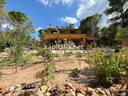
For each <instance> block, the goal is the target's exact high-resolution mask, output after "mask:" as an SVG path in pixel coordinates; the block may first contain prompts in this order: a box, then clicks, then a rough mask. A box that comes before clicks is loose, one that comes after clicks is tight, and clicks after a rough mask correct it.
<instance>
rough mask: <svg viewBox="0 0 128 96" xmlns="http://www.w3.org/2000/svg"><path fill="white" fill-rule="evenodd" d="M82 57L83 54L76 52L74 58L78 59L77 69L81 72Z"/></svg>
mask: <svg viewBox="0 0 128 96" xmlns="http://www.w3.org/2000/svg"><path fill="white" fill-rule="evenodd" d="M82 56H83V53H81V52H76V57H77V58H78V61H79V67H80V70H81V57H82Z"/></svg>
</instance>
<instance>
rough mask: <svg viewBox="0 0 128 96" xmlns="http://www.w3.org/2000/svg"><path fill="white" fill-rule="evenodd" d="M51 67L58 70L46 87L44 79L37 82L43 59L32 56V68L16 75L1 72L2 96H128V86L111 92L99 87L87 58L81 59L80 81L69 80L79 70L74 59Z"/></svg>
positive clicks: (116, 86) (63, 59)
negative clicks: (75, 69) (74, 70)
mask: <svg viewBox="0 0 128 96" xmlns="http://www.w3.org/2000/svg"><path fill="white" fill-rule="evenodd" d="M51 63H52V64H55V67H56V71H55V79H54V80H50V81H49V82H48V83H47V84H45V85H41V84H40V83H39V81H41V78H36V73H37V72H39V71H41V70H43V69H44V65H43V64H44V63H43V62H42V59H41V58H40V57H37V56H33V57H32V60H31V65H30V66H23V67H20V68H19V71H18V73H15V74H14V73H13V71H12V68H10V67H4V68H3V69H1V70H0V72H1V73H2V77H1V78H0V96H128V84H124V85H121V84H114V85H113V86H111V87H109V88H102V87H100V86H99V85H98V84H96V83H95V81H96V78H95V76H94V74H93V73H92V71H91V70H90V67H89V65H88V64H87V63H86V56H84V57H82V58H81V68H82V73H81V74H80V75H79V78H72V77H71V76H70V73H71V70H72V69H74V68H80V67H79V64H78V58H76V56H75V55H73V56H70V57H69V58H68V59H66V57H63V56H61V57H58V58H55V59H54V60H52V62H51Z"/></svg>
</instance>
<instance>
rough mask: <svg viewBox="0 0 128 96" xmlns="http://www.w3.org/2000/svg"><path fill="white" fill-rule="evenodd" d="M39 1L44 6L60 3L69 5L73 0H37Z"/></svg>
mask: <svg viewBox="0 0 128 96" xmlns="http://www.w3.org/2000/svg"><path fill="white" fill-rule="evenodd" d="M38 1H39V2H41V3H42V4H43V5H45V6H47V5H48V6H50V7H51V6H52V4H53V3H54V4H59V3H62V5H67V6H71V5H72V4H73V2H74V0H38Z"/></svg>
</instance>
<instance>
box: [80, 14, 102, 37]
mask: <svg viewBox="0 0 128 96" xmlns="http://www.w3.org/2000/svg"><path fill="white" fill-rule="evenodd" d="M101 17H102V15H101V14H98V13H96V14H94V15H92V16H89V17H87V18H85V19H82V20H81V21H80V26H79V28H80V29H81V30H82V33H86V34H87V35H91V36H94V37H96V38H98V32H99V27H98V24H99V23H100V21H101V19H102V18H101Z"/></svg>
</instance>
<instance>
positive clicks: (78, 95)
mask: <svg viewBox="0 0 128 96" xmlns="http://www.w3.org/2000/svg"><path fill="white" fill-rule="evenodd" d="M76 96H85V95H83V94H82V93H78V94H77V95H76Z"/></svg>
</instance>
